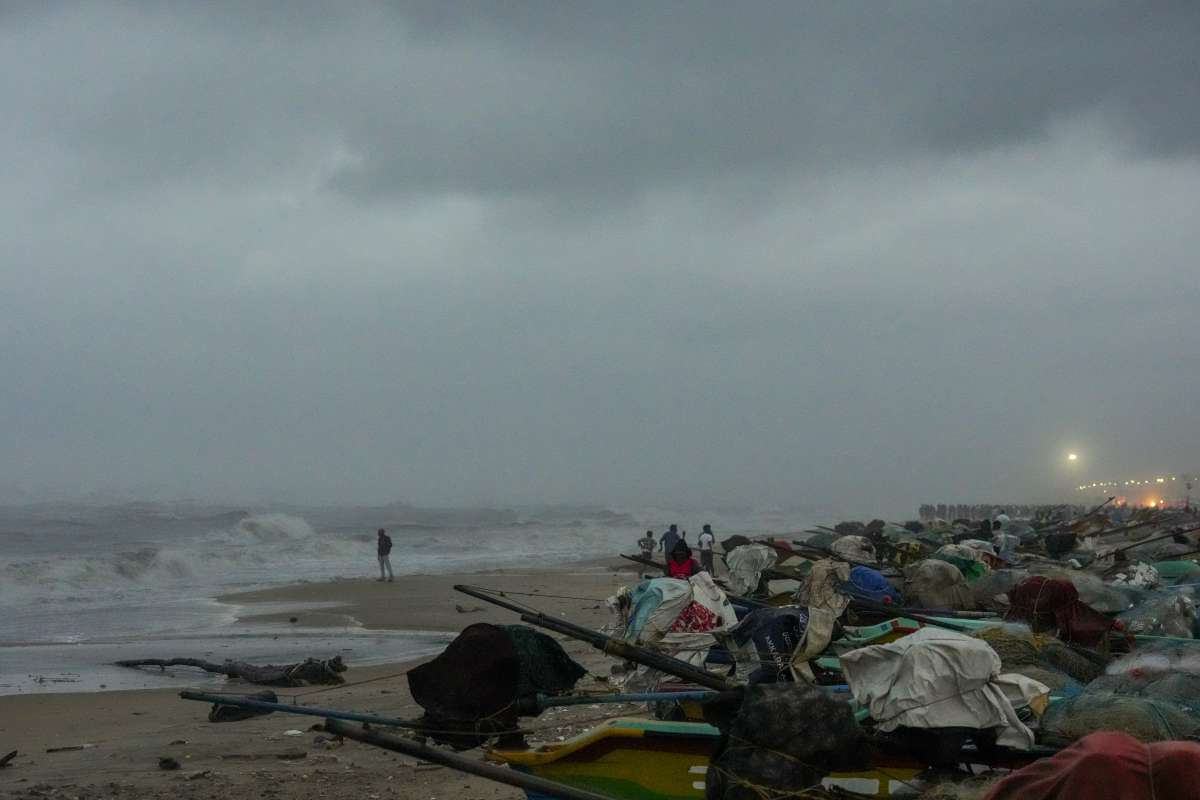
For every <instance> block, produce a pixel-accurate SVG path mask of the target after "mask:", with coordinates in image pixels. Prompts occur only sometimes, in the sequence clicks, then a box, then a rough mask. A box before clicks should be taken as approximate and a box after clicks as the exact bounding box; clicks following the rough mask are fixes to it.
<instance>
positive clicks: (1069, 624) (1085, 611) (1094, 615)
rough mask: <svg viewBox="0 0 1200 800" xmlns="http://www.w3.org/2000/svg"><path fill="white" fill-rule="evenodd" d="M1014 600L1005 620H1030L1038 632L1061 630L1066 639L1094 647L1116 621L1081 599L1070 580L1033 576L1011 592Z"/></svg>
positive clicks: (1061, 635) (1060, 635) (1011, 597)
mask: <svg viewBox="0 0 1200 800" xmlns="http://www.w3.org/2000/svg"><path fill="white" fill-rule="evenodd" d="M1008 599H1009V602H1010V603H1011V606H1010V607H1009V611H1008V614H1007V615H1006V617H1005V619H1009V620H1019V621H1022V622H1028V623H1029V626H1030V627H1031V628H1033V630H1034V632H1035V633H1046V632H1050V633H1053V632H1055V631H1057V632H1058V636H1059V638H1060V639H1062V640H1063V641H1065V642H1073V643H1076V644H1081V645H1084V646H1085V647H1094V646H1096V645H1097V644H1100V643H1101V642H1102V641H1103V640H1104V637H1105V635H1107V634H1108V632H1109V630H1111V629H1112V627H1113V621H1112V619H1110V618H1109V617H1106V616H1105V615H1104V614H1101V613H1100V612H1099V611H1097V610H1096V609H1094V608H1092V607H1091V606H1089V605H1086V604H1084V603H1081V602H1079V592H1078V591H1077V590H1076V589H1075V586H1074V584H1072V583H1071V582H1070V581H1066V580H1061V579H1051V578H1045V577H1042V576H1041V575H1034V576H1033V577H1030V578H1026V579H1025V580H1023V581H1021V582H1020V583H1019V584H1017V585H1016V586H1014V587H1013V588H1012V589H1010V590H1009V592H1008Z"/></svg>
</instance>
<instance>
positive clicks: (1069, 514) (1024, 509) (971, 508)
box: [918, 503, 1088, 522]
mask: <svg viewBox="0 0 1200 800" xmlns="http://www.w3.org/2000/svg"><path fill="white" fill-rule="evenodd" d="M997 509H1007V514H1006V516H1011V517H1013V518H1014V519H1015V518H1020V519H1028V520H1037V519H1044V518H1057V519H1073V518H1074V517H1078V516H1081V515H1083V514H1086V513H1087V511H1088V509H1087V508H1085V507H1084V506H1077V505H1066V504H1059V505H1028V504H1020V503H1018V504H1015V505H1009V504H1005V505H1001V504H999V503H974V504H967V503H925V504H923V505H922V506H921V507H920V508H919V509H918V513H919V514H920V518H921V521H922V522H931V521H933V520H935V519H943V520H946V521H947V522H953V521H954V520H958V519H965V520H970V521H971V522H975V521H977V520H990V519H995V517H996V515H997Z"/></svg>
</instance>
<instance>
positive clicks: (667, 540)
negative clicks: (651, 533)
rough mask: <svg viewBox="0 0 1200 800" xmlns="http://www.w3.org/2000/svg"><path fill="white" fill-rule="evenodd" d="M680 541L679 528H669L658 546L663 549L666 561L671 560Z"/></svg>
mask: <svg viewBox="0 0 1200 800" xmlns="http://www.w3.org/2000/svg"><path fill="white" fill-rule="evenodd" d="M679 541H680V538H679V526H678V525H672V526H671V527H669V528H667V530H666V533H664V534H663V535H662V538H660V539H659V540H658V546H659V547H661V548H662V551H663V557H664V558H663V560H664V561H670V560H671V552H672V551H673V550H674V549H675V545H676V544H677V543H678V542H679Z"/></svg>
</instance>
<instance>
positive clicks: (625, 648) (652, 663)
mask: <svg viewBox="0 0 1200 800" xmlns="http://www.w3.org/2000/svg"><path fill="white" fill-rule="evenodd" d="M454 589H455V590H456V591H459V592H462V593H463V594H465V595H470V596H471V597H474V598H476V599H477V600H483V601H484V602H485V603H491V604H492V605H496V606H500V607H501V608H506V609H508V610H509V611H514V612H516V613H517V614H520V615H521V621H522V622H528V623H529V624H530V625H536V626H538V627H539V628H545V629H546V630H549V631H554V632H555V633H559V634H562V635H563V636H569V637H571V638H572V639H578V640H579V641H581V642H587V643H588V644H590V645H591V646H592V647H595V648H596V649H597V650H603V651H604V652H605V653H607V654H608V655H610V656H613V657H614V658H623V659H625V660H626V661H633V662H635V663H637V664H643V665H645V666H647V667H651V668H653V669H657V670H660V671H662V672H665V673H667V674H668V675H674V676H675V677H677V678H683V679H684V680H685V681H690V682H692V683H695V684H698V685H700V686H707V687H708V688H709V689H715V690H717V691H718V692H728V691H732V690H733V689H734V688H735V686H734V684H732V683H730V682H729V681H727V680H725V679H724V678H722V677H721V676H719V675H715V674H713V673H711V672H709V671H708V670H705V669H701V668H700V667H694V666H692V665H691V664H689V663H687V662H686V661H680V660H679V659H678V658H672V657H671V656H667V655H663V654H662V653H656V652H654V651H653V650H649V649H647V648H645V647H639V646H638V645H636V644H633V643H631V642H626V641H624V640H623V639H617V638H614V637H612V636H606V635H604V634H603V633H597V632H596V631H594V630H592V629H591V628H585V627H583V626H582V625H576V624H575V623H573V622H567V621H566V620H561V619H556V618H555V617H551V616H548V615H546V614H543V613H542V612H540V611H535V610H534V609H530V608H524V607H522V606H519V605H517V604H515V603H510V602H508V601H507V600H501V599H500V598H499V597H495V596H494V595H491V594H489V593H487V592H484V591H481V590H479V589H477V588H476V587H474V586H465V585H463V584H456V585H455V587H454Z"/></svg>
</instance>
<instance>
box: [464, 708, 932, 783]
mask: <svg viewBox="0 0 1200 800" xmlns="http://www.w3.org/2000/svg"><path fill="white" fill-rule="evenodd" d="M720 738H721V732H720V731H719V730H718V729H717V728H715V727H713V726H711V725H706V724H704V723H697V722H665V721H661V720H652V719H624V718H621V719H612V720H608V721H607V722H605V723H604V724H602V725H598V726H596V727H594V728H592V729H591V730H588V731H586V732H584V733H582V734H580V735H578V736H576V737H574V738H571V739H568V740H566V741H564V742H559V743H556V744H548V745H543V746H541V747H538V748H535V749H532V750H499V749H497V750H491V751H489V752H488V757H489V758H490V759H491V760H493V761H498V762H501V763H504V764H507V765H508V766H509V767H511V768H513V769H515V770H518V771H520V772H524V773H527V774H530V775H536V776H537V777H540V778H544V779H546V780H551V781H554V782H555V783H559V784H564V785H567V786H573V787H576V788H579V789H586V790H590V791H593V792H596V793H599V794H603V795H606V796H608V797H612V798H614V800H697V799H698V798H703V797H704V785H705V784H704V778H705V774H706V773H707V772H708V762H709V759H710V758H711V756H712V754H713V752H714V751H715V750H716V747H717V744H718V742H719V741H720ZM871 761H872V764H871V768H870V769H867V770H863V771H860V772H834V773H830V774H829V775H828V776H827V777H826V778H825V780H824V781H823V785H825V786H836V787H839V788H842V789H847V790H849V791H853V792H857V793H859V794H864V795H867V796H872V797H899V796H902V795H904V794H910V795H911V794H914V793H915V791H914V779H915V778H916V777H917V775H918V774H919V773H920V772H921V771H922V770H924V769H925V765H924V764H921V763H919V762H917V761H913V760H910V759H906V758H904V757H897V756H890V755H887V754H883V753H873V754H872V759H871ZM526 796H527V797H528V798H529V800H552V797H551V795H547V794H541V793H538V792H535V791H528V790H527V791H526Z"/></svg>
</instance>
